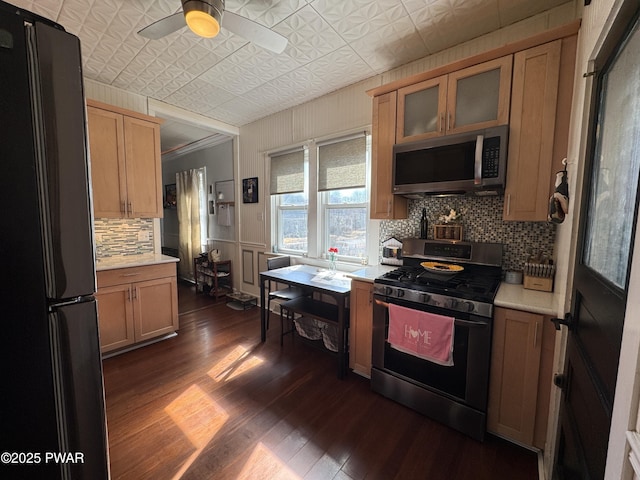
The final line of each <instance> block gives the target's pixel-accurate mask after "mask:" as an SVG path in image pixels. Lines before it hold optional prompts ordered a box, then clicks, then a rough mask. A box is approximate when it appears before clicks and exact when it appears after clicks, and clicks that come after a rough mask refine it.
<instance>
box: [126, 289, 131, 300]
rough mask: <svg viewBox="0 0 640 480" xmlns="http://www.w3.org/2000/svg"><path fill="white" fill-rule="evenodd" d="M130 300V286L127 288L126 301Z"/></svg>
mask: <svg viewBox="0 0 640 480" xmlns="http://www.w3.org/2000/svg"><path fill="white" fill-rule="evenodd" d="M130 301H131V287H129V288H127V302H130Z"/></svg>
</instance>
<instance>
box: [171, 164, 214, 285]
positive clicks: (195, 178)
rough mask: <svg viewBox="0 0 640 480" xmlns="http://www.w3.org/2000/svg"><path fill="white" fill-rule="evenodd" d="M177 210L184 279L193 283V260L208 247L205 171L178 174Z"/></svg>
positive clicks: (188, 171)
mask: <svg viewBox="0 0 640 480" xmlns="http://www.w3.org/2000/svg"><path fill="white" fill-rule="evenodd" d="M176 193H177V197H178V200H177V210H178V224H179V240H178V242H179V248H178V256H179V257H180V263H179V264H178V267H179V269H180V276H181V277H182V278H186V279H190V280H193V279H195V276H194V274H195V272H194V271H193V259H194V258H195V257H197V256H198V255H200V253H201V252H202V249H203V246H204V245H205V244H206V233H207V202H206V200H207V198H206V190H205V169H204V168H197V169H191V170H185V171H183V172H178V173H176Z"/></svg>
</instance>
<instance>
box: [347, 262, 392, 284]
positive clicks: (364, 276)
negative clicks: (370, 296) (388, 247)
mask: <svg viewBox="0 0 640 480" xmlns="http://www.w3.org/2000/svg"><path fill="white" fill-rule="evenodd" d="M396 268H398V267H397V266H393V265H370V266H368V267H365V268H361V269H360V270H356V271H355V272H349V273H345V275H346V276H347V277H349V278H351V279H352V280H360V281H362V282H369V283H373V280H374V279H375V278H376V277H379V276H380V275H384V274H385V273H387V272H390V271H392V270H395V269H396Z"/></svg>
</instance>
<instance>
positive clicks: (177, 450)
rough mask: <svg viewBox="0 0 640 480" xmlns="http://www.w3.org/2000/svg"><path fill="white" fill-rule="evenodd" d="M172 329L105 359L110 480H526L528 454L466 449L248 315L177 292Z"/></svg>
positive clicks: (323, 356)
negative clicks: (263, 331) (176, 322)
mask: <svg viewBox="0 0 640 480" xmlns="http://www.w3.org/2000/svg"><path fill="white" fill-rule="evenodd" d="M179 303H180V312H181V314H180V331H179V335H178V336H177V337H175V338H172V339H170V340H166V341H162V342H159V343H156V344H153V345H149V346H147V347H144V348H141V349H138V350H134V351H131V352H128V353H124V354H122V355H119V356H116V357H112V358H110V359H107V360H105V361H104V379H105V390H106V402H107V420H108V429H109V445H110V457H111V475H112V478H114V479H136V480H137V479H146V478H148V479H179V478H183V479H251V480H253V479H276V478H277V479H301V478H304V479H321V480H325V479H364V478H366V479H384V480H388V479H410V480H411V479H433V480H439V479H446V480H456V479H459V480H461V479H473V480H481V479H487V480H489V479H492V480H493V479H510V480H518V479H523V480H528V479H531V480H535V479H537V478H538V474H537V459H536V455H535V454H534V453H532V452H529V451H527V450H525V449H522V448H520V447H517V446H515V445H512V444H510V443H508V442H505V441H503V440H500V439H497V438H494V437H489V438H488V439H487V440H486V441H485V442H484V443H480V442H477V441H475V440H472V439H470V438H468V437H466V436H464V435H462V434H460V433H457V432H456V431H454V430H451V429H450V428H448V427H445V426H443V425H441V424H439V423H436V422H433V421H431V420H429V419H428V418H425V417H424V416H422V415H420V414H417V413H415V412H413V411H412V410H410V409H408V408H405V407H403V406H402V405H399V404H397V403H395V402H393V401H390V400H388V399H386V398H384V397H382V396H380V395H378V394H376V393H373V392H371V390H370V388H369V382H368V380H367V379H365V378H362V377H360V376H358V375H355V374H353V373H350V374H349V375H348V376H347V378H346V379H345V380H338V378H337V375H336V374H337V365H336V363H335V362H336V360H335V358H334V357H333V356H331V355H329V354H327V353H325V352H323V351H320V350H317V349H314V348H312V347H310V346H308V345H305V344H303V343H302V342H301V341H300V340H299V339H292V338H290V337H288V338H286V339H285V345H284V348H283V349H281V348H280V344H279V321H275V320H274V318H273V317H272V322H271V328H270V330H269V332H268V336H267V341H266V342H265V343H264V344H263V343H260V326H259V317H260V312H259V309H258V308H253V309H251V310H246V311H236V310H232V309H231V308H229V307H227V306H226V305H225V302H224V300H219V301H218V302H214V301H213V299H211V298H209V297H206V296H203V295H196V294H195V293H194V291H193V288H192V287H189V286H185V285H181V286H180V288H179Z"/></svg>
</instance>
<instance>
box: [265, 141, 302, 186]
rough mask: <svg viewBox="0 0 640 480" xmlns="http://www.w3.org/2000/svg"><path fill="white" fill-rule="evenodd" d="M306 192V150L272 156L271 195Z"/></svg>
mask: <svg viewBox="0 0 640 480" xmlns="http://www.w3.org/2000/svg"><path fill="white" fill-rule="evenodd" d="M303 191H304V150H303V149H300V150H295V151H289V152H284V153H274V154H272V155H271V186H270V193H271V195H278V194H281V193H298V192H303Z"/></svg>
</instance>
